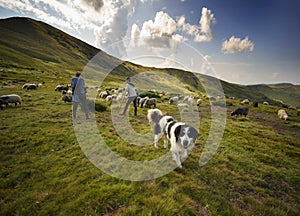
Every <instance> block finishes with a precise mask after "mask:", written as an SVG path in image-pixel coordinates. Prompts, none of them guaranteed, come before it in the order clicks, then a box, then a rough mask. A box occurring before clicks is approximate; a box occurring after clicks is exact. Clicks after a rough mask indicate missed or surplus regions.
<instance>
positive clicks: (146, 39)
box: [131, 11, 186, 49]
mask: <svg viewBox="0 0 300 216" xmlns="http://www.w3.org/2000/svg"><path fill="white" fill-rule="evenodd" d="M176 31H177V27H176V22H175V21H174V20H173V19H172V18H171V17H170V16H169V15H168V14H167V13H165V12H163V11H160V12H157V13H156V16H155V18H154V21H153V20H148V21H146V22H144V23H143V26H142V28H141V30H140V29H139V28H138V26H137V25H136V24H134V25H133V26H132V28H131V40H133V41H134V42H133V43H134V44H135V45H137V37H140V40H142V41H141V42H143V43H146V45H147V46H148V47H155V48H170V47H171V48H173V49H177V48H178V44H179V43H181V42H183V41H184V40H186V39H185V38H184V37H183V36H182V35H179V34H176V33H175V32H176Z"/></svg>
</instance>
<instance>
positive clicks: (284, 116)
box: [277, 109, 288, 120]
mask: <svg viewBox="0 0 300 216" xmlns="http://www.w3.org/2000/svg"><path fill="white" fill-rule="evenodd" d="M277 114H278V117H279V118H280V119H284V120H287V119H288V114H287V113H286V111H285V110H283V109H281V110H278V113H277Z"/></svg>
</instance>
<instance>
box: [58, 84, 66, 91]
mask: <svg viewBox="0 0 300 216" xmlns="http://www.w3.org/2000/svg"><path fill="white" fill-rule="evenodd" d="M62 90H66V91H68V90H69V85H67V86H64V85H57V86H56V87H55V91H62Z"/></svg>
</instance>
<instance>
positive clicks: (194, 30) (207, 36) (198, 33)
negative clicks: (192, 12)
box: [177, 7, 216, 42]
mask: <svg viewBox="0 0 300 216" xmlns="http://www.w3.org/2000/svg"><path fill="white" fill-rule="evenodd" d="M177 23H178V26H179V27H180V28H181V29H182V30H183V31H184V32H185V33H187V34H188V35H192V36H194V41H195V42H208V41H211V40H212V39H213V34H212V30H211V25H212V24H215V23H216V19H215V17H214V14H213V13H212V12H211V10H209V9H207V8H205V7H203V8H202V11H201V18H200V20H199V25H191V24H189V23H186V21H185V17H184V16H181V17H179V19H178V21H177Z"/></svg>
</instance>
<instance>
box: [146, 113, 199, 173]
mask: <svg viewBox="0 0 300 216" xmlns="http://www.w3.org/2000/svg"><path fill="white" fill-rule="evenodd" d="M147 118H148V120H149V123H150V125H151V126H152V129H153V131H154V146H155V147H156V148H158V140H159V139H160V138H161V137H162V136H163V135H164V147H165V148H168V140H170V142H171V149H170V151H171V152H172V156H173V160H175V161H176V164H177V165H178V166H179V167H180V168H181V167H182V165H181V162H182V161H183V160H184V159H185V158H187V157H188V152H190V151H191V150H192V148H193V147H194V144H195V141H196V139H197V138H198V135H199V134H198V131H197V130H196V129H195V128H194V127H192V126H190V125H188V124H185V123H183V122H176V121H175V120H174V118H173V117H172V116H164V115H163V114H162V112H161V111H160V110H159V109H150V110H148V115H147Z"/></svg>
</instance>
